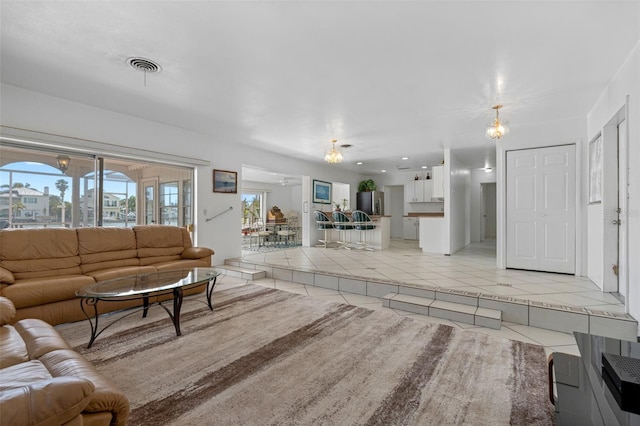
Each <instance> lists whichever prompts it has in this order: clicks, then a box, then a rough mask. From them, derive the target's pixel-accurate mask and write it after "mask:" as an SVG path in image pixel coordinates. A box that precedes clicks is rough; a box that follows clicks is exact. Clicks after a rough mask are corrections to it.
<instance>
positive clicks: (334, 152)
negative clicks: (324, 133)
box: [324, 139, 342, 164]
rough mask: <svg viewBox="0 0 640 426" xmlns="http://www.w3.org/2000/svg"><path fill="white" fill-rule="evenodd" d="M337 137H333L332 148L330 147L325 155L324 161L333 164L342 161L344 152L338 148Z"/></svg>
mask: <svg viewBox="0 0 640 426" xmlns="http://www.w3.org/2000/svg"><path fill="white" fill-rule="evenodd" d="M336 142H338V140H337V139H331V143H332V144H333V145H331V149H329V150H328V151H327V152H326V154H325V155H324V161H326V162H327V163H331V164H336V163H342V152H340V150H339V149H336Z"/></svg>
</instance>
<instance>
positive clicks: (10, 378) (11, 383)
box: [0, 359, 53, 392]
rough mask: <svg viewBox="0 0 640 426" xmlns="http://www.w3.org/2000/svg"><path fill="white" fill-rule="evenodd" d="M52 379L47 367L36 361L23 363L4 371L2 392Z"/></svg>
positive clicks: (1, 384)
mask: <svg viewBox="0 0 640 426" xmlns="http://www.w3.org/2000/svg"><path fill="white" fill-rule="evenodd" d="M52 377H53V376H52V375H51V373H50V372H49V370H48V369H47V367H45V366H44V365H43V364H42V363H41V362H40V361H38V360H36V359H33V360H31V361H25V362H21V363H19V364H15V365H12V366H10V367H6V368H3V369H2V380H1V381H0V392H4V391H7V390H11V389H14V388H18V387H22V386H28V385H29V384H31V383H33V382H37V381H39V380H49V379H50V378H52Z"/></svg>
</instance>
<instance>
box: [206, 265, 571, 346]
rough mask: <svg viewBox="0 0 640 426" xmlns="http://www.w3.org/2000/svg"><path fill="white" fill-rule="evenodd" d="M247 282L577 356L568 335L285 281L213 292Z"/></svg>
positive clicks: (233, 280) (225, 283)
mask: <svg viewBox="0 0 640 426" xmlns="http://www.w3.org/2000/svg"><path fill="white" fill-rule="evenodd" d="M249 282H251V284H257V285H261V286H264V287H269V288H275V289H278V290H282V291H288V292H291V293H297V294H301V295H304V296H309V297H314V298H317V299H322V300H327V301H331V302H336V303H347V304H349V305H354V306H360V307H363V308H367V309H372V310H386V311H389V312H393V313H394V314H396V315H400V316H406V317H410V318H413V319H415V320H417V321H422V322H425V323H430V324H444V325H449V326H451V327H454V328H458V329H464V330H468V331H473V332H476V333H485V334H489V335H492V336H496V337H503V338H507V339H511V340H518V341H522V342H527V343H534V344H538V345H541V346H544V348H545V352H546V353H547V355H548V354H549V353H551V352H564V353H569V354H575V355H579V353H578V347H577V346H576V344H575V340H574V338H573V336H572V335H571V334H566V333H560V332H557V331H550V330H544V329H541V328H536V327H528V326H525V325H519V324H514V323H508V322H504V321H503V322H502V327H501V328H500V330H494V329H490V328H484V327H479V326H475V325H470V324H465V323H459V322H455V321H449V320H444V319H440V318H435V317H428V316H424V315H419V314H412V313H409V312H404V311H399V310H394V309H389V308H385V307H383V306H382V303H381V301H380V299H378V298H376V297H370V296H362V295H359V294H352V293H345V292H339V291H337V290H331V289H326V288H322V287H315V286H307V285H303V284H298V283H292V282H289V281H282V280H278V279H275V278H262V279H260V280H255V281H249V280H246V279H242V278H237V277H232V276H227V275H225V276H222V277H221V278H220V279H219V280H218V284H217V285H216V290H215V291H220V290H223V289H227V288H232V287H235V286H239V285H245V284H247V283H249ZM214 298H215V296H214Z"/></svg>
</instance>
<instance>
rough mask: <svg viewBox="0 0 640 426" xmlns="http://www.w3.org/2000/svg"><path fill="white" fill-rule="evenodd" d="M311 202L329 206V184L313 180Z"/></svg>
mask: <svg viewBox="0 0 640 426" xmlns="http://www.w3.org/2000/svg"><path fill="white" fill-rule="evenodd" d="M313 202H314V203H319V204H331V182H323V181H321V180H315V179H314V180H313Z"/></svg>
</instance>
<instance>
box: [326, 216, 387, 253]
mask: <svg viewBox="0 0 640 426" xmlns="http://www.w3.org/2000/svg"><path fill="white" fill-rule="evenodd" d="M324 213H325V214H326V215H327V217H329V218H331V217H332V215H331V214H332V213H331V212H324ZM345 214H346V215H347V216H349V219H351V213H349V212H347V213H345ZM369 217H370V218H371V220H372V221H373V223H374V225H375V226H376V227H375V229H370V230H368V231H366V233H367V236H366V238H367V246H368V247H370V248H373V249H375V250H386V249H388V248H389V247H390V245H391V216H384V215H382V216H379V215H369ZM339 232H340V231H338V230H335V229H333V230H331V231H329V233H328V234H329V241H342V239H341V238H342V235H341V234H340V233H339ZM362 232H363V233H364V232H365V231H362ZM344 238H345V241H346V242H347V243H348V244H350V245H355V244H356V243H358V242H360V241H362V236H361V235H360V231H357V230H355V229H353V230H349V231H344Z"/></svg>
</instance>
